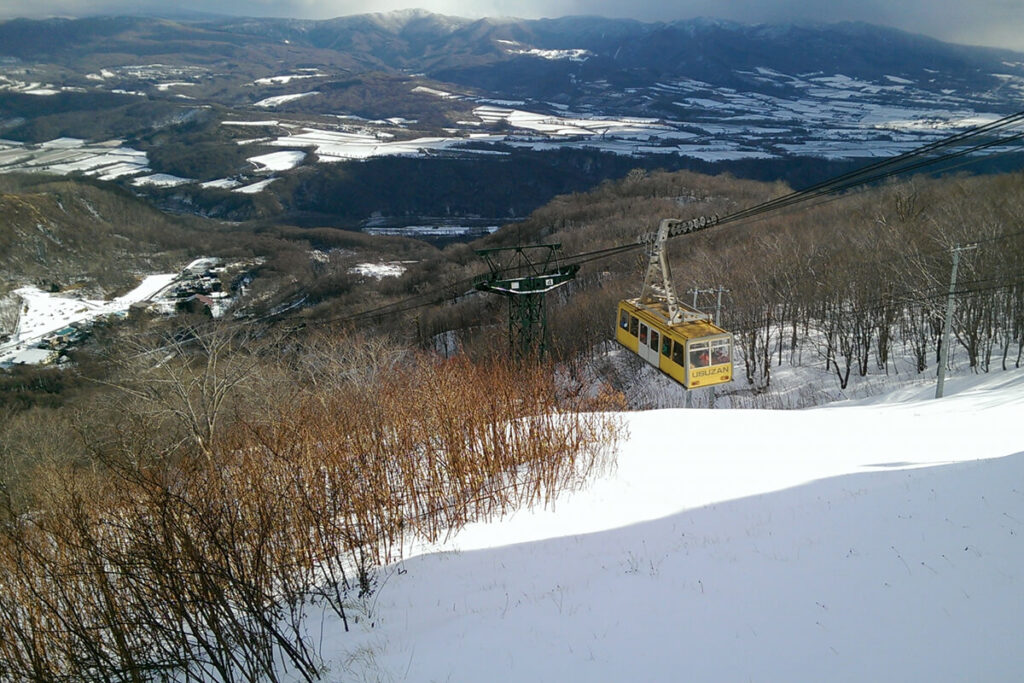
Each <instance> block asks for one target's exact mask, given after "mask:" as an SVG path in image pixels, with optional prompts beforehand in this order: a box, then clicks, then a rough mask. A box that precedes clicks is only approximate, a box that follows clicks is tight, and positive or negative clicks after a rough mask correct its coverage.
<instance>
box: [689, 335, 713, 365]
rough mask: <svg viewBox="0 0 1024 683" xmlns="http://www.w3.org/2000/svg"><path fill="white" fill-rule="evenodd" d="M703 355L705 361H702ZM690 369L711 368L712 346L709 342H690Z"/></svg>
mask: <svg viewBox="0 0 1024 683" xmlns="http://www.w3.org/2000/svg"><path fill="white" fill-rule="evenodd" d="M701 354H703V355H704V360H703V361H702V360H701ZM689 358H690V367H691V368H707V367H710V366H711V345H710V343H709V342H707V341H691V342H690V354H689Z"/></svg>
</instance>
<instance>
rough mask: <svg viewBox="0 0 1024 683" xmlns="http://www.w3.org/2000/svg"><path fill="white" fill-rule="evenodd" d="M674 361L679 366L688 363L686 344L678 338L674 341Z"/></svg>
mask: <svg viewBox="0 0 1024 683" xmlns="http://www.w3.org/2000/svg"><path fill="white" fill-rule="evenodd" d="M672 362H673V363H675V364H676V365H678V366H679V367H683V366H684V365H685V364H686V349H685V348H684V344H683V343H682V342H680V341H678V340H673V341H672Z"/></svg>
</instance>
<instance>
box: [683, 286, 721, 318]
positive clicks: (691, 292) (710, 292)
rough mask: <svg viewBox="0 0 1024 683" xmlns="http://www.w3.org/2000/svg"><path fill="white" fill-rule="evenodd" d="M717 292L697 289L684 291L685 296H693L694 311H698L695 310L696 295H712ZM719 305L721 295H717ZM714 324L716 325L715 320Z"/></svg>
mask: <svg viewBox="0 0 1024 683" xmlns="http://www.w3.org/2000/svg"><path fill="white" fill-rule="evenodd" d="M717 291H718V290H717V289H700V288H699V287H694V288H693V289H688V290H686V293H687V294H693V309H694V310H699V309H698V308H697V295H698V294H714V293H715V292H717ZM719 303H721V295H719ZM715 324H716V325H717V324H718V321H717V320H716V321H715Z"/></svg>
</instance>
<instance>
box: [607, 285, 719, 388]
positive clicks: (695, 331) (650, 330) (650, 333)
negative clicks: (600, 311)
mask: <svg viewBox="0 0 1024 683" xmlns="http://www.w3.org/2000/svg"><path fill="white" fill-rule="evenodd" d="M667 314H668V310H667V308H666V307H665V306H664V305H658V304H653V305H652V304H641V303H640V300H639V299H627V300H624V301H620V302H619V324H618V327H617V329H616V332H615V338H616V340H618V342H619V343H620V344H622V345H623V346H625V347H626V348H627V349H629V350H630V351H632V352H633V353H635V354H637V355H638V356H640V357H641V358H643V359H644V360H645V361H647V362H648V363H650V364H651V365H653V366H654V367H656V368H658V369H659V370H661V371H662V372H663V373H665V374H666V375H668V376H669V377H671V378H672V379H674V380H675V381H677V382H679V383H680V384H682V385H683V386H684V387H686V388H687V389H699V388H701V387H710V386H712V385H715V384H724V383H725V382H731V381H732V343H733V339H732V334H730V333H728V332H726V331H725V330H723V329H722V328H721V327H718V326H717V325H715V324H714V323H712V322H711V321H709V320H694V321H691V322H683V323H679V324H676V325H669V324H668V315H667Z"/></svg>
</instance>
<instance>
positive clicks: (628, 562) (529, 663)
mask: <svg viewBox="0 0 1024 683" xmlns="http://www.w3.org/2000/svg"><path fill="white" fill-rule="evenodd" d="M950 386H952V387H953V391H954V393H953V394H952V395H950V394H947V398H945V399H943V400H941V401H936V400H933V399H931V395H932V392H933V391H934V389H933V388H932V387H931V386H928V387H923V388H920V389H916V390H914V389H911V390H904V391H903V392H899V393H895V394H890V395H889V396H887V397H881V398H876V399H872V400H871V401H869V402H861V403H860V404H837V405H833V406H831V407H827V408H820V409H813V410H805V411H786V412H780V411H738V410H736V411H734V410H714V411H708V410H691V411H686V410H676V411H672V410H666V411H651V412H640V413H630V414H626V415H624V416H623V418H624V419H625V421H626V423H627V425H628V427H629V429H630V432H631V438H630V439H629V440H628V441H627V442H626V443H625V444H624V445H623V446H622V447H621V448H620V451H619V454H618V459H617V465H616V466H614V467H612V468H609V470H608V471H607V472H606V473H605V474H604V475H603V476H601V477H599V478H597V479H596V480H595V481H593V483H592V484H591V485H590V487H589V488H587V489H586V490H583V491H579V492H577V493H575V494H571V495H569V496H567V497H565V498H562V499H560V500H559V501H558V503H557V507H556V509H554V510H524V511H521V512H519V513H517V514H515V515H513V516H512V517H511V518H510V519H505V520H501V521H495V522H492V523H486V524H477V525H473V526H471V527H469V528H467V529H466V530H464V531H463V532H462V533H460V534H459V535H458V536H457V537H456V538H454V539H452V540H451V541H449V542H447V543H444V544H442V545H441V546H439V547H435V548H427V549H424V550H423V551H422V552H421V554H418V555H416V556H415V557H412V558H410V559H408V560H406V561H405V562H402V563H400V564H398V565H395V566H393V567H391V568H390V570H389V572H388V574H387V576H386V577H385V578H384V580H383V581H382V583H383V585H382V587H381V589H380V591H379V593H378V594H377V595H375V596H374V597H373V598H372V599H371V600H370V601H368V602H367V603H366V604H365V605H364V612H363V614H362V615H361V618H360V621H359V623H358V624H357V625H356V626H355V632H354V633H348V634H345V633H342V632H341V629H340V625H339V624H337V623H334V622H332V621H330V619H328V621H327V623H326V625H325V626H324V632H323V637H324V638H325V643H326V646H325V648H324V652H325V654H328V653H333V656H332V657H330V659H329V660H328V666H329V672H328V678H329V679H330V680H348V678H346V677H360V678H358V679H359V680H422V681H427V680H451V681H481V680H488V681H523V680H531V681H583V680H586V681H625V680H635V681H673V680H675V681H679V680H691V681H747V680H754V681H782V680H785V681H823V680H829V681H867V680H872V681H906V680H929V681H964V680H984V681H997V680H1013V679H1015V678H1016V677H1017V674H1018V672H1019V668H1020V652H1019V647H1018V642H1017V641H1018V634H1019V633H1020V630H1021V628H1022V627H1024V616H1022V615H1024V609H1022V608H1024V589H1022V587H1021V579H1022V574H1021V568H1022V567H1024V492H1022V489H1021V484H1020V482H1021V481H1022V478H1024V438H1022V437H1021V433H1020V430H1019V429H1016V428H1015V425H1016V424H1017V423H1018V422H1019V419H1020V416H1021V414H1022V411H1024V372H1022V371H1020V370H1017V371H1011V372H1009V373H996V374H993V375H988V376H983V377H977V376H973V377H965V378H960V379H957V380H955V381H954V382H953V383H952V384H951V385H947V387H950ZM854 433H856V434H857V438H856V439H851V438H848V437H849V436H850V435H851V434H854ZM316 637H319V635H317V636H316Z"/></svg>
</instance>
